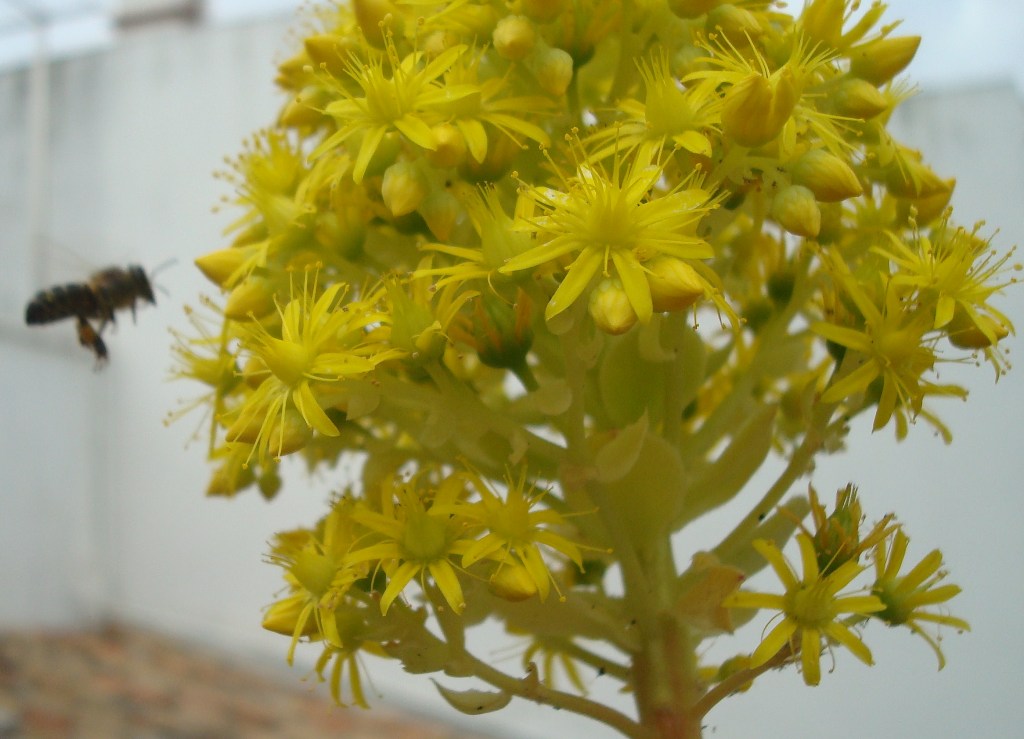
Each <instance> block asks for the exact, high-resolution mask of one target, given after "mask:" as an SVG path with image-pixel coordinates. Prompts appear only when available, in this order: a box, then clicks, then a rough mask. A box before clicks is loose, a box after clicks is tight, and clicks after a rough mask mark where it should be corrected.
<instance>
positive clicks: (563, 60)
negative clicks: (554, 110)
mask: <svg viewBox="0 0 1024 739" xmlns="http://www.w3.org/2000/svg"><path fill="white" fill-rule="evenodd" d="M526 63H527V66H529V68H530V71H531V72H533V76H534V78H535V79H536V80H537V84H538V85H540V88H541V89H542V90H543V91H544V92H546V93H547V94H549V95H553V96H555V97H561V96H562V95H564V94H565V91H566V90H568V89H569V83H570V82H572V74H573V65H572V57H571V56H570V55H569V53H568V52H567V51H563V50H562V49H555V48H552V47H550V46H544V45H543V44H541V43H537V44H536V45H535V47H534V52H533V53H532V54H531V55H530V56H529V57H528V58H527V62H526Z"/></svg>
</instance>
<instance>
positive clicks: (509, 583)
mask: <svg viewBox="0 0 1024 739" xmlns="http://www.w3.org/2000/svg"><path fill="white" fill-rule="evenodd" d="M487 587H488V589H489V590H490V591H491V592H492V593H493V594H494V595H496V596H498V597H499V598H504V599H505V600H507V601H511V602H513V603H518V602H519V601H523V600H527V599H529V598H532V597H533V596H534V595H536V594H537V583H535V582H534V581H533V578H532V577H530V573H529V572H527V570H526V568H525V567H523V566H522V565H519V564H512V563H509V562H503V563H502V564H501V565H500V566H499V567H498V569H497V570H495V572H494V574H493V575H491V578H490V579H489V580H488V581H487Z"/></svg>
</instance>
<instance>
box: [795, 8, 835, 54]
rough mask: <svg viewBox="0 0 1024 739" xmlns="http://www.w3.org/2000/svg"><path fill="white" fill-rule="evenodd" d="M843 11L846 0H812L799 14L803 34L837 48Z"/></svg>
mask: <svg viewBox="0 0 1024 739" xmlns="http://www.w3.org/2000/svg"><path fill="white" fill-rule="evenodd" d="M845 12H846V0H812V1H811V2H810V3H808V4H807V5H806V6H805V7H804V12H803V15H801V16H800V22H801V25H802V26H803V30H804V34H805V35H806V36H807V38H809V39H810V40H812V41H817V42H818V43H821V44H825V45H826V46H829V47H831V48H833V49H834V48H838V47H839V40H840V39H841V38H842V35H843V16H844V14H845Z"/></svg>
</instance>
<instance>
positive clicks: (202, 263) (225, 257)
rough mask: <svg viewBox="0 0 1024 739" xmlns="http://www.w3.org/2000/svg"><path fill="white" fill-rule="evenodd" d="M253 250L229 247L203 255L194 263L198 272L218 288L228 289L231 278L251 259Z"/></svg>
mask: <svg viewBox="0 0 1024 739" xmlns="http://www.w3.org/2000/svg"><path fill="white" fill-rule="evenodd" d="M253 254H254V250H253V249H251V248H246V247H241V248H239V247H230V248H228V249H218V250H217V251H211V252H210V253H209V254H204V255H203V256H201V257H199V258H198V259H196V261H195V265H196V266H197V267H198V268H199V271H200V272H202V273H203V275H204V276H205V277H206V279H208V280H209V281H210V282H212V283H213V284H214V285H217V286H218V287H228V286H229V285H228V282H229V280H230V279H231V276H232V275H234V274H235V272H236V271H237V270H238V269H239V268H240V267H241V266H242V265H243V264H245V262H246V261H247V260H249V259H251V258H252V257H253Z"/></svg>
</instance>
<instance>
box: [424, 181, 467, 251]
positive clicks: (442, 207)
mask: <svg viewBox="0 0 1024 739" xmlns="http://www.w3.org/2000/svg"><path fill="white" fill-rule="evenodd" d="M419 212H420V215H421V216H423V220H424V221H426V223H427V227H428V228H429V229H430V232H431V233H432V234H434V237H435V238H436V239H437V240H438V241H444V242H447V241H448V240H449V239H450V238H451V235H452V231H453V230H454V229H455V223H456V221H458V219H459V214H460V213H462V206H461V205H459V201H458V200H456V199H455V196H454V195H452V194H451V193H450V192H448V191H447V190H436V191H434V192H432V193H430V194H429V195H427V197H425V198H424V199H423V202H422V203H420V207H419Z"/></svg>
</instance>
